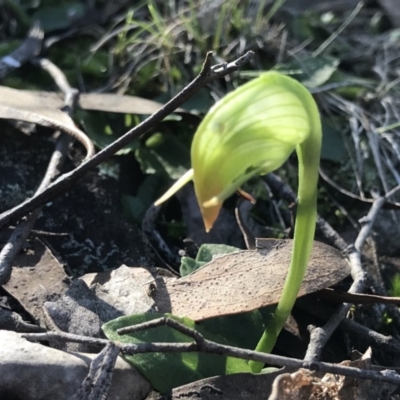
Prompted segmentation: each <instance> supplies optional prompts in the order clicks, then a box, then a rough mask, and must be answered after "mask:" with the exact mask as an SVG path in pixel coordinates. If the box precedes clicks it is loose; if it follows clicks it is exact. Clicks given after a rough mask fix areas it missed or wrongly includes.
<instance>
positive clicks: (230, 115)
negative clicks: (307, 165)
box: [156, 72, 319, 231]
mask: <svg viewBox="0 0 400 400" xmlns="http://www.w3.org/2000/svg"><path fill="white" fill-rule="evenodd" d="M305 103H311V105H312V106H313V107H314V108H313V107H311V111H310V109H309V108H310V107H307V106H306V104H305ZM316 112H317V113H318V111H316ZM313 113H315V106H314V102H313V99H312V97H311V95H310V94H309V93H308V92H307V90H305V88H304V87H303V86H302V85H301V84H300V83H298V82H297V81H295V80H294V79H292V78H289V77H287V76H284V75H281V74H279V73H275V72H268V73H265V74H263V75H261V76H260V77H258V78H256V79H254V80H252V81H250V82H248V83H246V84H244V85H243V86H240V87H239V88H238V89H236V90H234V91H233V92H231V93H230V94H228V95H227V96H225V97H224V98H222V99H221V100H220V101H218V102H217V103H216V104H215V105H214V106H213V107H212V108H211V109H210V111H209V112H208V114H207V115H206V116H205V118H204V120H203V121H202V123H201V124H200V125H199V127H198V129H197V132H196V133H195V135H194V139H193V143H192V148H191V160H192V169H191V170H189V171H188V172H187V173H186V174H185V175H184V176H183V177H182V178H181V179H179V180H178V181H177V182H176V183H175V184H174V185H173V186H172V187H171V188H170V189H169V190H168V191H167V192H166V193H165V194H164V196H162V197H161V198H160V199H159V200H158V201H157V202H156V205H158V204H160V203H162V202H163V201H165V200H166V199H168V198H169V197H171V196H172V195H173V194H174V193H175V192H176V191H177V190H179V189H180V188H181V187H182V186H183V185H184V184H186V183H187V182H188V181H190V180H193V182H194V188H195V192H196V197H197V200H198V202H199V206H200V209H201V213H202V216H203V220H204V225H205V228H206V230H207V231H209V230H210V229H211V227H212V226H213V224H214V222H215V220H216V219H217V217H218V214H219V211H220V209H221V206H222V203H223V201H224V200H225V199H226V198H228V197H229V196H230V195H231V194H232V193H234V192H235V191H236V190H237V189H239V188H240V186H241V185H242V184H243V183H244V182H246V181H247V180H248V179H249V178H251V177H253V176H255V175H257V174H267V173H269V172H272V171H274V170H276V169H277V168H279V167H280V166H281V165H282V164H283V163H284V162H285V161H286V160H287V158H288V157H289V156H290V154H291V153H292V152H293V151H294V150H295V149H296V146H298V145H299V144H301V143H302V142H303V141H304V140H305V139H306V138H307V137H308V136H309V134H310V132H311V131H312V129H313V126H312V125H313V123H315V122H314V120H315V118H314V117H315V115H311V114H313ZM318 120H319V118H318Z"/></svg>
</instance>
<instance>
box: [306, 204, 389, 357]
mask: <svg viewBox="0 0 400 400" xmlns="http://www.w3.org/2000/svg"><path fill="white" fill-rule="evenodd" d="M384 203H385V198H384V197H380V198H378V199H377V200H376V201H375V203H374V204H373V205H372V207H371V209H370V211H369V213H368V215H367V217H366V218H365V219H364V222H365V224H364V225H363V227H362V228H361V230H360V232H359V234H358V236H357V239H356V241H355V243H354V246H352V249H351V251H350V254H349V256H348V258H349V262H350V266H351V275H352V278H353V284H352V285H351V287H350V289H349V292H350V293H362V292H363V291H364V290H365V288H366V286H367V281H368V276H367V272H366V271H365V269H364V268H363V266H362V263H361V251H362V248H363V246H364V244H365V241H366V240H367V237H368V236H369V235H370V233H371V229H372V226H373V224H374V222H375V220H376V217H377V215H378V212H379V210H380V209H381V208H382V206H383V204H384ZM350 307H351V304H348V303H344V304H343V305H341V306H340V307H339V308H338V309H337V310H336V312H335V313H334V314H333V315H332V316H331V318H330V319H329V321H328V322H327V323H326V324H325V325H324V326H323V327H315V326H309V327H308V329H309V331H310V343H309V345H308V348H307V352H306V355H305V357H304V359H305V360H307V361H313V360H318V359H319V358H320V356H321V352H322V350H323V348H324V346H325V345H326V343H327V341H328V340H329V338H330V337H331V336H332V334H333V332H334V331H335V330H336V328H337V327H338V326H339V324H340V323H341V322H342V321H343V319H344V318H345V317H346V314H347V313H348V311H349V309H350Z"/></svg>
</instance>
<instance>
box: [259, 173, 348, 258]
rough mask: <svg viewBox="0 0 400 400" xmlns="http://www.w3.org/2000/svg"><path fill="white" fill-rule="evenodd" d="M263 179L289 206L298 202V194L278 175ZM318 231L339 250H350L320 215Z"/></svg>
mask: <svg viewBox="0 0 400 400" xmlns="http://www.w3.org/2000/svg"><path fill="white" fill-rule="evenodd" d="M263 179H264V180H265V182H266V183H267V185H268V186H269V187H270V188H271V190H272V191H273V192H275V193H278V197H279V198H281V199H283V200H285V201H286V202H287V203H289V204H291V203H295V202H296V194H295V193H294V192H293V190H292V189H291V187H290V186H289V185H288V184H286V183H285V182H284V181H283V180H282V179H281V178H280V177H279V176H278V175H276V174H272V173H271V174H268V175H266V176H265V177H263ZM317 229H318V230H319V231H320V232H321V233H322V234H323V235H324V236H325V238H326V239H328V240H329V242H330V243H332V244H333V245H334V246H335V247H336V248H338V249H339V250H341V251H345V250H346V249H347V248H348V244H347V243H346V242H345V241H344V240H343V239H342V237H341V236H340V235H339V234H338V233H337V232H336V231H335V230H334V229H333V228H332V227H331V226H330V225H329V224H328V222H327V221H325V220H324V219H323V218H322V217H320V216H319V215H318V216H317Z"/></svg>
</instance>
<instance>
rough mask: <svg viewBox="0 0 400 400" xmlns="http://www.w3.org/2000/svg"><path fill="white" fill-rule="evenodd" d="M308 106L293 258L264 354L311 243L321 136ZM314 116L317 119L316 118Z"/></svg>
mask: <svg viewBox="0 0 400 400" xmlns="http://www.w3.org/2000/svg"><path fill="white" fill-rule="evenodd" d="M309 105H310V104H309ZM311 107H312V109H311V110H310V113H309V114H310V118H311V121H313V126H312V131H311V132H310V136H309V137H308V138H307V139H306V140H305V141H304V142H303V143H302V144H301V145H299V146H298V148H297V156H298V162H299V188H298V203H297V216H296V225H295V230H294V240H293V251H292V259H291V262H290V266H289V271H288V275H287V277H286V280H285V284H284V286H283V290H282V294H281V298H280V300H279V303H278V305H277V308H276V310H275V313H274V315H273V317H272V318H271V321H270V322H269V323H268V325H267V327H266V329H265V332H264V333H263V335H262V337H261V339H260V341H259V343H258V345H257V347H256V351H260V352H264V353H270V352H271V351H272V349H273V347H274V345H275V343H276V340H277V337H278V335H279V333H280V331H281V330H282V328H283V326H284V324H285V322H286V320H287V318H288V317H289V316H290V313H291V311H292V308H293V306H294V303H295V301H296V298H297V295H298V293H299V290H300V286H301V284H302V282H303V278H304V275H305V273H306V269H307V264H308V260H309V258H310V254H311V250H312V245H313V241H314V233H315V223H316V219H317V182H318V167H319V159H320V153H321V138H322V133H321V123H320V118H319V116H318V110H316V106H315V105H313V102H311ZM315 113H316V114H315ZM315 115H317V116H318V118H315ZM249 364H250V366H251V369H252V371H253V372H260V371H261V369H262V368H263V363H260V362H257V361H250V362H249Z"/></svg>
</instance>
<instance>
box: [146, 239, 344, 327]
mask: <svg viewBox="0 0 400 400" xmlns="http://www.w3.org/2000/svg"><path fill="white" fill-rule="evenodd" d="M292 244H293V241H292V240H277V239H258V241H257V249H256V250H243V251H240V252H236V253H232V254H226V255H224V256H221V257H217V258H215V259H213V260H212V261H211V262H210V263H208V264H207V265H205V266H204V267H202V268H200V269H199V270H197V271H195V272H194V273H192V274H191V275H188V276H186V277H184V278H180V279H170V280H163V279H162V278H158V279H157V280H156V281H155V286H156V288H155V290H154V291H153V298H154V299H155V301H156V304H157V306H158V308H159V310H160V311H161V312H172V313H173V314H174V315H182V316H186V317H189V318H192V319H193V320H195V321H200V320H203V319H207V318H212V317H217V316H221V315H229V314H237V313H242V312H246V311H252V310H255V309H258V308H261V307H265V306H268V305H271V304H276V303H277V302H278V300H279V297H280V294H281V292H282V287H283V284H284V281H285V278H286V275H287V271H288V266H289V263H290V259H291V252H292ZM348 274H349V267H348V264H347V262H346V260H345V259H344V258H343V256H342V255H341V254H340V252H338V251H337V250H335V249H334V248H332V247H330V246H328V245H326V244H323V243H320V242H314V247H313V251H312V254H311V259H310V262H309V265H308V269H307V273H306V276H305V279H304V282H303V284H302V286H301V289H300V293H299V296H303V295H305V294H308V293H313V292H316V291H318V290H321V289H323V288H326V287H329V286H332V285H334V284H336V283H337V282H339V281H341V280H342V279H344V278H345V277H346V276H347V275H348Z"/></svg>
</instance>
